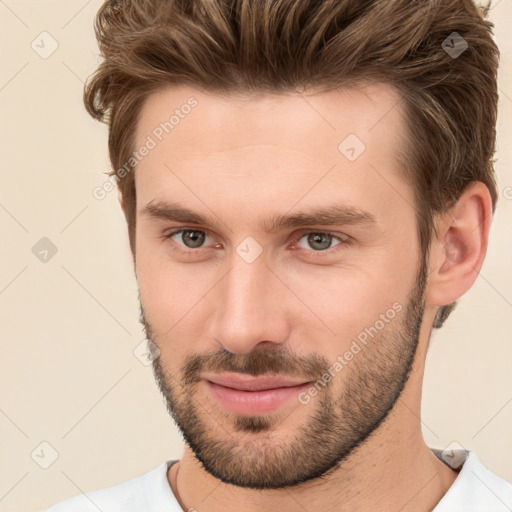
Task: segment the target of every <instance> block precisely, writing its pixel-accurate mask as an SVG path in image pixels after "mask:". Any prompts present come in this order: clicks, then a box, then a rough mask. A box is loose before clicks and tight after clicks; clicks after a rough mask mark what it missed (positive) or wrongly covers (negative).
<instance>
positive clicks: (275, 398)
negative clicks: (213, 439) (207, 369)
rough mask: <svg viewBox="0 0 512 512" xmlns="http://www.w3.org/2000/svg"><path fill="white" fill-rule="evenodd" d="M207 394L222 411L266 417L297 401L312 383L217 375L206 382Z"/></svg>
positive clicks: (205, 380)
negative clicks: (294, 400) (293, 400)
mask: <svg viewBox="0 0 512 512" xmlns="http://www.w3.org/2000/svg"><path fill="white" fill-rule="evenodd" d="M203 382H204V383H205V385H206V388H207V390H208V393H209V395H210V396H212V397H213V398H214V400H215V401H216V402H217V403H218V404H219V405H220V406H221V407H222V408H223V409H226V410H228V411H231V412H236V413H238V414H248V415H255V414H265V413H270V412H272V411H275V410H276V409H278V408H279V407H281V406H283V405H285V404H286V403H287V402H290V401H291V400H292V399H293V398H295V399H296V402H297V405H298V404H299V401H298V399H297V397H298V395H299V393H300V392H301V391H303V390H305V389H306V388H308V387H309V386H310V385H311V382H310V381H307V382H305V381H304V380H297V379H295V380H293V379H288V378H283V377H258V378H254V377H249V378H247V377H240V376H232V375H230V376H228V375H222V376H221V375H215V376H211V377H209V378H205V379H203Z"/></svg>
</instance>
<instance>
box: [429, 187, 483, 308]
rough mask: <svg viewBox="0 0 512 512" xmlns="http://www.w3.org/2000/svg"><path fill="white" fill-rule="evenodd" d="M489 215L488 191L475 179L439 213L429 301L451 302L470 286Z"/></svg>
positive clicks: (479, 262) (479, 265)
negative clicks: (440, 214) (453, 202)
mask: <svg viewBox="0 0 512 512" xmlns="http://www.w3.org/2000/svg"><path fill="white" fill-rule="evenodd" d="M491 215H492V201H491V196H490V193H489V190H488V189H487V187H486V186H485V185H484V184H483V183H481V182H479V181H475V182H472V183H471V184H470V185H468V186H467V187H466V189H465V190H464V192H463V193H462V194H461V196H460V198H459V200H458V201H457V202H456V203H455V205H454V206H452V208H450V210H449V211H448V212H446V213H444V214H443V215H442V216H441V219H440V222H439V224H438V236H437V237H436V238H434V239H433V240H432V246H431V253H430V261H429V263H430V271H429V280H428V285H427V292H426V299H427V303H428V304H432V305H436V306H444V305H446V304H450V303H451V302H453V301H455V300H457V299H459V298H460V297H461V296H462V295H464V294H465V293H466V292H467V291H468V290H469V289H470V288H471V286H473V284H474V282H475V281H476V278H477V277H478V273H479V272H480V269H481V268H482V265H483V262H484V259H485V255H486V251H487V245H488V239H489V230H490V225H491V220H492V218H491Z"/></svg>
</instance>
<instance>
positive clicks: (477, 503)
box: [434, 450, 512, 512]
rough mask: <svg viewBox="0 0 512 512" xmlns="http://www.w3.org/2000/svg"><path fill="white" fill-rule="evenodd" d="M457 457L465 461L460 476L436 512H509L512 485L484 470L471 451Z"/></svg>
mask: <svg viewBox="0 0 512 512" xmlns="http://www.w3.org/2000/svg"><path fill="white" fill-rule="evenodd" d="M461 452H463V451H462V450H461ZM456 455H458V456H459V457H461V458H462V460H463V462H462V464H461V466H460V470H459V475H458V477H457V478H456V479H455V482H454V483H453V485H452V486H451V487H450V489H448V492H447V493H446V494H445V496H444V497H443V498H442V500H441V501H440V502H439V504H438V505H437V507H436V508H435V509H434V512H448V511H449V512H458V511H461V512H462V511H464V512H465V511H467V510H471V511H474V512H505V511H510V510H511V509H512V483H510V482H507V481H506V480H504V479H503V478H501V477H499V476H498V475H496V474H494V473H493V472H492V471H490V470H489V469H488V468H487V467H485V466H484V464H482V462H481V461H480V460H479V458H478V457H477V456H476V454H475V453H474V452H470V451H468V452H465V453H460V454H459V453H458V454H456Z"/></svg>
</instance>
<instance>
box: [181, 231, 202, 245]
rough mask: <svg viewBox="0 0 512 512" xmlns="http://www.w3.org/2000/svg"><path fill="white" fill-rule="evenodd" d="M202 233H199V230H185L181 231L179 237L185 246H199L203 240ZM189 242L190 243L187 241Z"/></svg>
mask: <svg viewBox="0 0 512 512" xmlns="http://www.w3.org/2000/svg"><path fill="white" fill-rule="evenodd" d="M204 237H205V235H204V233H201V232H200V231H192V230H189V229H188V230H185V231H183V234H182V236H181V239H182V240H183V243H184V244H185V245H186V246H187V247H200V246H201V244H202V243H203V242H204ZM188 242H191V245H190V244H189V243H188Z"/></svg>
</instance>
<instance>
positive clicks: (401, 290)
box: [288, 248, 415, 353]
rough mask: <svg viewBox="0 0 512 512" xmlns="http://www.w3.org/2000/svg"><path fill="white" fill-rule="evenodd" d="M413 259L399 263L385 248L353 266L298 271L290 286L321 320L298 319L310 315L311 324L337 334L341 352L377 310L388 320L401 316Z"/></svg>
mask: <svg viewBox="0 0 512 512" xmlns="http://www.w3.org/2000/svg"><path fill="white" fill-rule="evenodd" d="M413 263H414V262H412V261H409V260H408V261H405V262H403V263H401V264H399V265H397V264H396V258H395V257H394V256H393V255H392V254H391V253H390V251H389V248H387V250H382V251H381V253H378V252H376V253H375V254H374V255H373V257H372V258H371V259H367V260H366V261H365V262H363V261H359V262H358V264H357V265H351V266H344V267H341V266H340V267H337V268H331V269H328V270H327V269H314V270H313V269H310V270H308V272H304V271H303V272H302V273H301V272H300V271H299V270H298V271H297V272H296V273H295V274H294V276H293V279H290V280H289V281H288V282H289V283H290V288H292V289H293V290H294V291H295V292H296V294H297V296H298V297H300V298H301V299H302V300H303V302H304V303H305V305H306V306H307V307H308V308H309V309H311V310H312V311H313V312H314V313H315V315H316V316H317V317H318V319H320V320H321V321H322V322H321V323H320V324H319V320H318V319H316V318H315V317H314V316H313V315H310V314H308V315H307V317H305V316H302V317H301V318H302V320H301V322H304V321H306V318H309V316H311V321H309V320H307V323H308V324H309V328H310V329H313V328H314V326H316V327H318V326H321V325H322V323H323V324H324V325H326V326H327V327H328V331H329V332H330V333H331V334H333V333H335V335H334V334H333V340H334V343H335V345H336V350H338V353H339V351H340V350H343V349H344V348H345V346H346V345H350V343H351V341H352V340H353V339H354V338H356V337H357V335H358V334H360V333H361V332H363V331H364V330H365V329H366V328H370V327H372V326H374V325H375V323H376V322H378V321H379V320H380V319H381V315H384V316H385V317H386V319H389V318H399V317H400V316H401V315H400V313H399V312H400V311H403V310H405V306H406V304H405V300H406V297H407V294H408V292H409V289H410V288H409V287H410V286H411V285H412V284H413V283H412V278H413V276H414V275H415V268H414V264H413ZM302 310H304V307H302ZM380 324H381V322H380V321H379V325H380ZM386 325H389V323H388V322H386ZM328 331H327V330H326V333H327V332H328ZM327 336H329V335H328V333H327Z"/></svg>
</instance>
